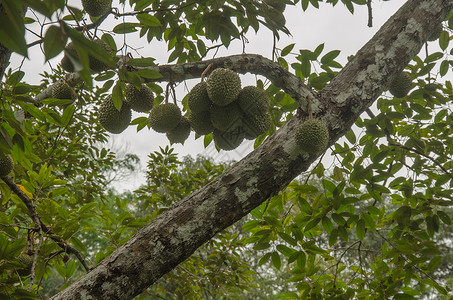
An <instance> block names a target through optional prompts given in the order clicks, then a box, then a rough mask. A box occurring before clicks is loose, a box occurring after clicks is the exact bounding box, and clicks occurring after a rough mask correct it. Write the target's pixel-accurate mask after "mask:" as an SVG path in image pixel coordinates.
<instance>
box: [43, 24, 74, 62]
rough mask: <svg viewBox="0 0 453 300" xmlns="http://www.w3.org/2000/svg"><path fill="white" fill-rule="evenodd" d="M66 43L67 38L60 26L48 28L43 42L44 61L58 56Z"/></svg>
mask: <svg viewBox="0 0 453 300" xmlns="http://www.w3.org/2000/svg"><path fill="white" fill-rule="evenodd" d="M67 41H68V37H67V35H66V34H65V33H64V31H63V30H62V28H61V27H60V26H56V25H52V26H50V27H49V28H48V29H47V31H46V34H45V35H44V40H43V43H44V55H45V58H46V61H48V60H49V59H51V58H53V57H55V56H57V55H58V54H60V53H61V51H63V49H64V48H65V46H66V42H67Z"/></svg>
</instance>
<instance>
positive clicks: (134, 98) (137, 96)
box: [125, 83, 154, 112]
mask: <svg viewBox="0 0 453 300" xmlns="http://www.w3.org/2000/svg"><path fill="white" fill-rule="evenodd" d="M125 101H126V102H127V104H129V106H130V107H131V108H132V109H133V110H135V111H136V112H148V111H150V109H152V108H153V106H154V95H153V92H152V90H151V89H150V88H149V87H148V86H147V85H146V84H142V85H141V87H140V89H137V87H136V86H135V85H133V84H130V83H129V84H127V85H126V89H125Z"/></svg>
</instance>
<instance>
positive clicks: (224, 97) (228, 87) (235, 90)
mask: <svg viewBox="0 0 453 300" xmlns="http://www.w3.org/2000/svg"><path fill="white" fill-rule="evenodd" d="M206 89H207V91H208V95H209V99H211V101H212V102H214V104H217V105H219V106H225V105H228V104H230V103H231V102H233V101H234V100H236V98H237V96H238V95H239V91H240V90H241V79H240V78H239V75H238V74H237V73H236V72H234V71H232V70H230V69H223V68H218V69H215V70H214V71H212V73H211V75H209V77H208V79H207V80H206Z"/></svg>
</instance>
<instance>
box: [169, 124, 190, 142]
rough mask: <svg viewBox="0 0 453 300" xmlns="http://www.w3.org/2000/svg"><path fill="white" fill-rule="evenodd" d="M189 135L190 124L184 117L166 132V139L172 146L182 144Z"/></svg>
mask: <svg viewBox="0 0 453 300" xmlns="http://www.w3.org/2000/svg"><path fill="white" fill-rule="evenodd" d="M189 135H190V123H189V120H188V119H187V118H186V117H181V121H179V124H178V126H176V127H175V128H173V129H172V130H170V131H169V132H167V138H168V140H169V141H170V143H172V144H176V143H180V144H184V142H185V141H186V140H187V138H188V137H189Z"/></svg>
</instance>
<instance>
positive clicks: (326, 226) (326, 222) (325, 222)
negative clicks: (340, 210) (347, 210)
mask: <svg viewBox="0 0 453 300" xmlns="http://www.w3.org/2000/svg"><path fill="white" fill-rule="evenodd" d="M322 227H323V228H324V230H325V231H326V232H327V233H329V234H330V233H332V231H333V224H332V221H330V219H329V218H328V217H323V218H322Z"/></svg>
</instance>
